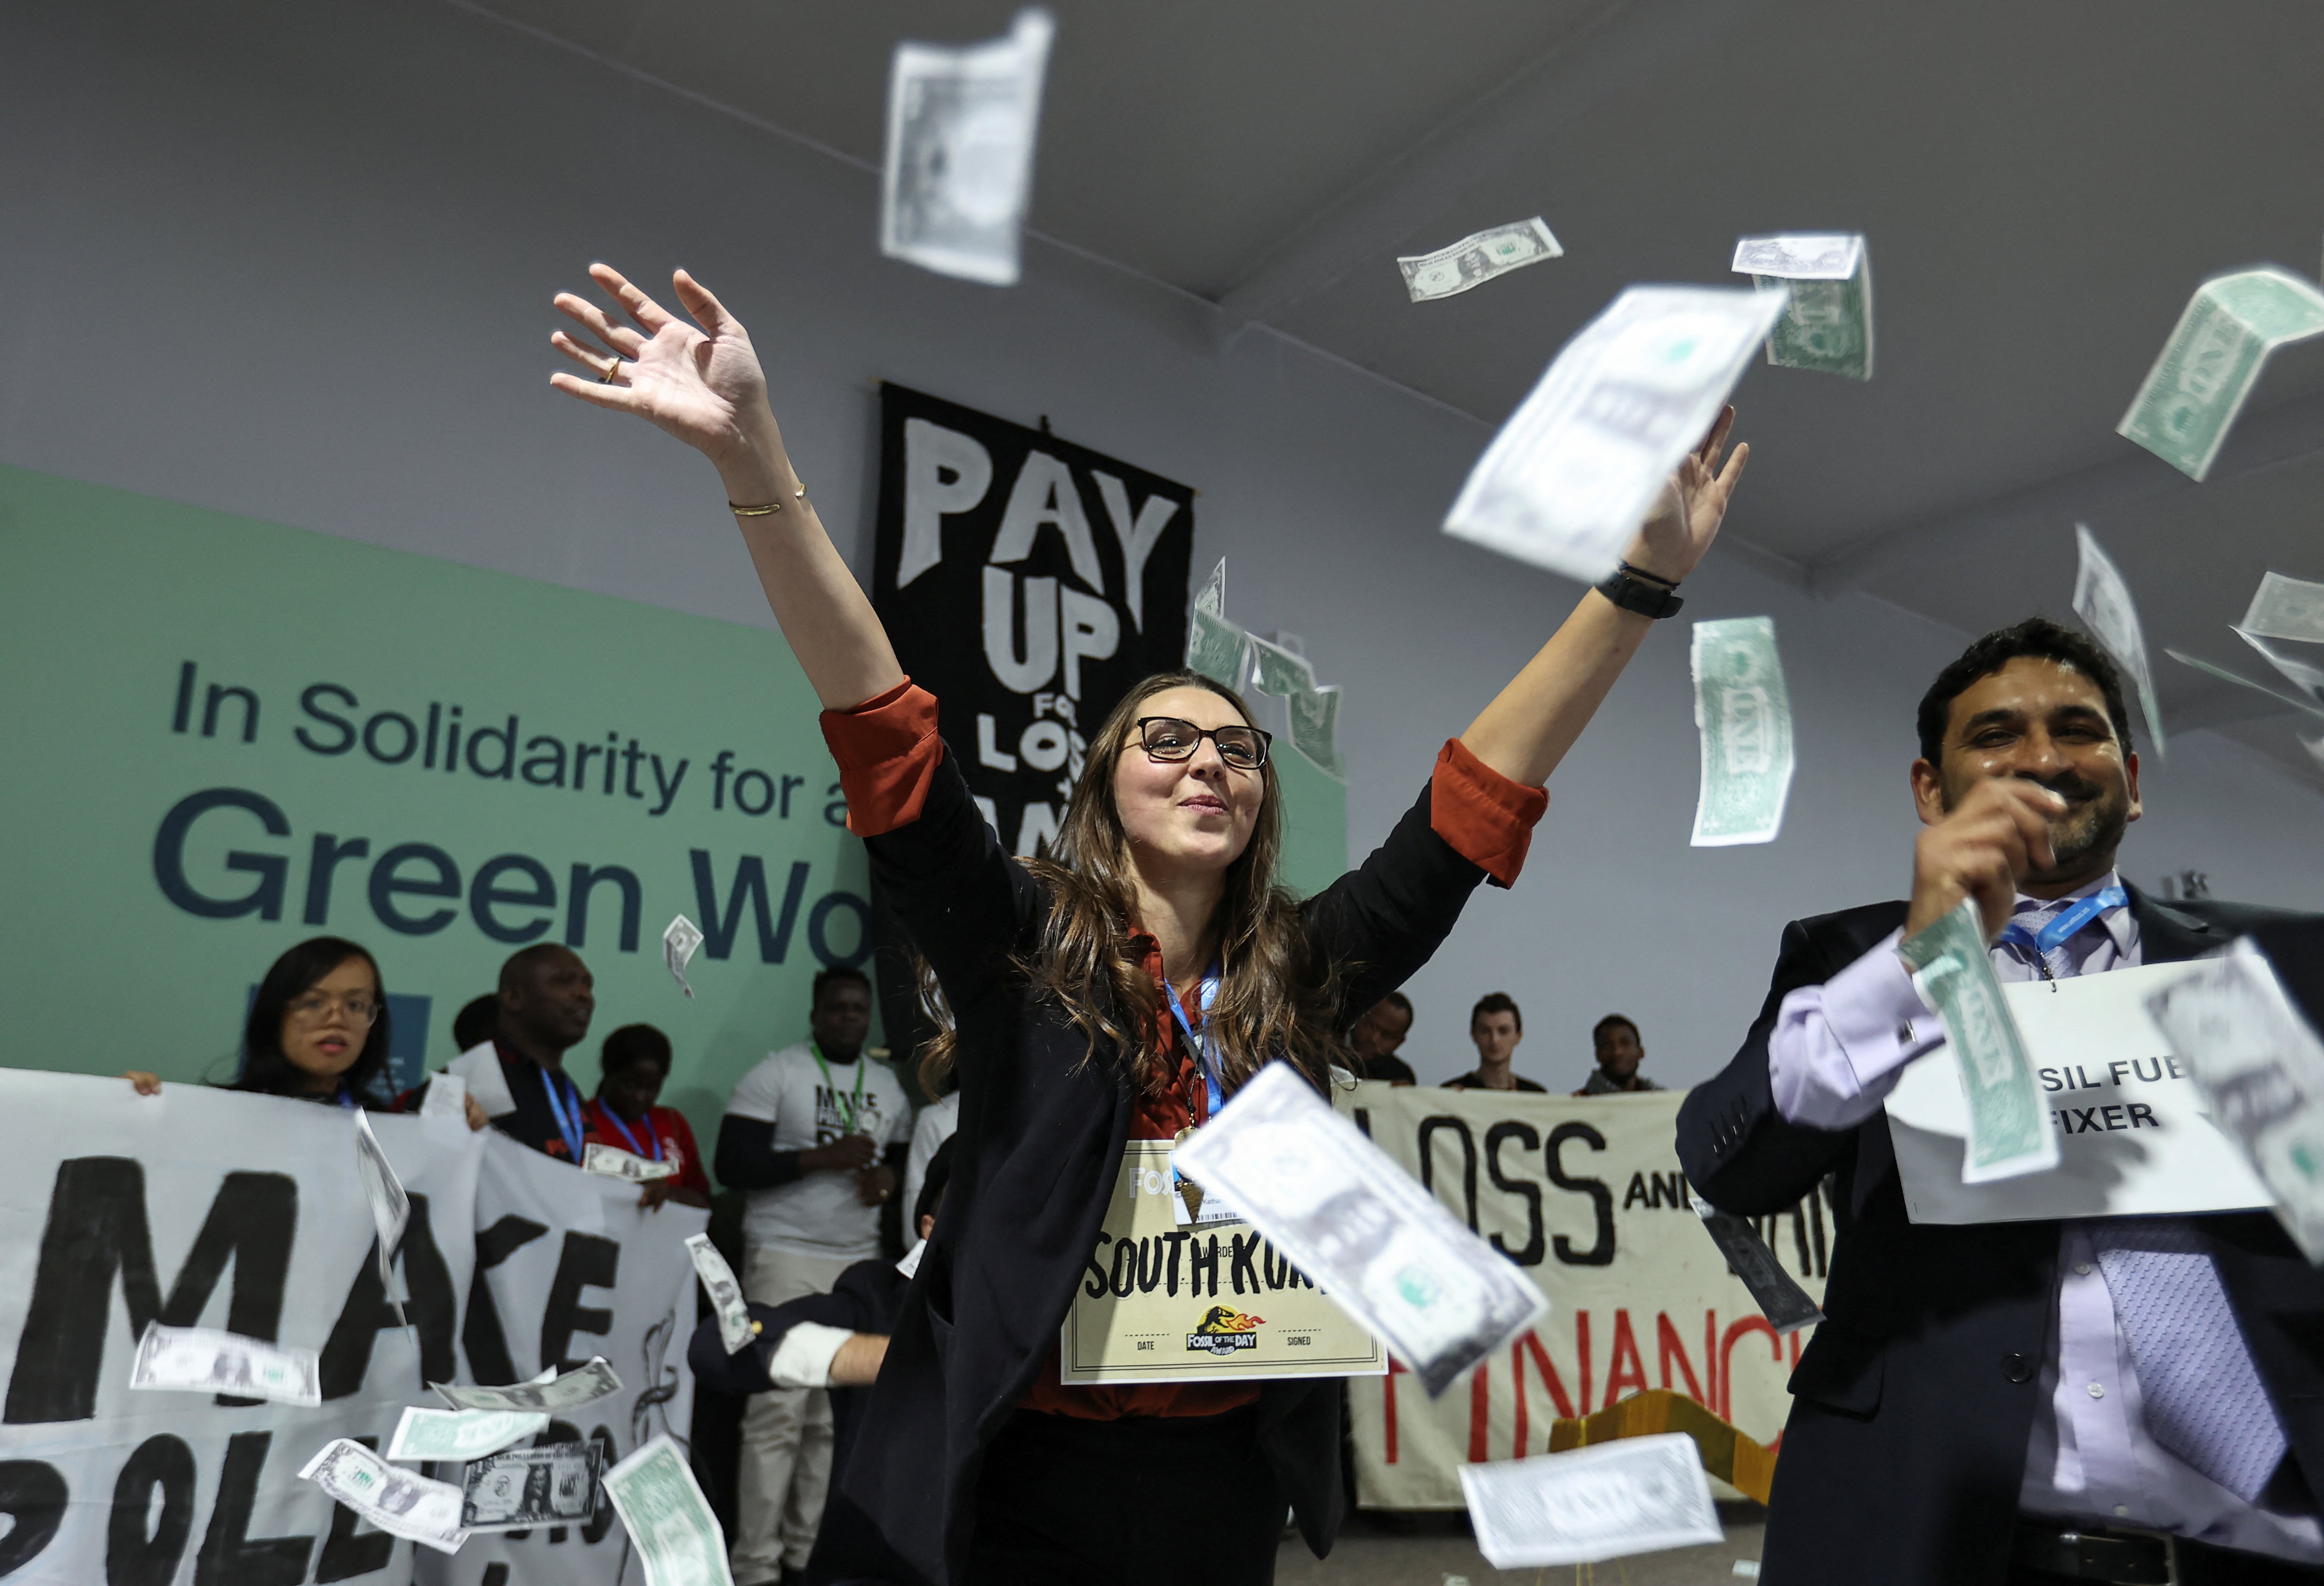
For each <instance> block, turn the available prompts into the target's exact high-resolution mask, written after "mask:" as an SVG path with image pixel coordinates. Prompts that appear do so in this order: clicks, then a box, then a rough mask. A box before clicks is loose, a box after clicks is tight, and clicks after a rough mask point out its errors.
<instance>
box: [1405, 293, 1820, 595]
mask: <svg viewBox="0 0 2324 1586" xmlns="http://www.w3.org/2000/svg"><path fill="white" fill-rule="evenodd" d="M1787 298H1788V293H1787V292H1785V291H1784V290H1781V289H1770V290H1766V291H1755V290H1751V289H1750V288H1748V287H1685V286H1634V287H1632V288H1630V289H1629V290H1627V291H1625V292H1624V293H1623V294H1622V295H1621V296H1620V297H1618V298H1617V299H1615V300H1614V301H1613V302H1612V303H1611V304H1610V305H1609V307H1608V308H1607V309H1606V311H1605V312H1604V313H1602V314H1600V315H1599V316H1598V318H1595V319H1593V320H1591V322H1590V323H1589V324H1588V325H1586V326H1584V327H1582V331H1581V333H1580V334H1579V335H1577V336H1576V337H1574V338H1573V339H1572V341H1570V342H1568V343H1566V344H1565V347H1564V349H1563V351H1562V352H1560V353H1559V354H1558V355H1557V357H1556V359H1555V361H1554V362H1553V363H1552V364H1550V366H1549V368H1548V370H1547V371H1546V372H1545V373H1544V374H1543V375H1542V377H1541V383H1539V384H1537V385H1535V387H1534V389H1533V391H1532V392H1531V393H1530V394H1529V395H1527V396H1526V400H1525V401H1524V402H1523V403H1522V404H1520V405H1519V406H1518V408H1517V411H1516V412H1514V413H1512V414H1511V415H1509V419H1508V422H1507V423H1506V424H1504V425H1502V426H1501V431H1500V433H1499V435H1497V436H1495V437H1494V438H1493V442H1492V444H1491V445H1490V446H1489V447H1486V448H1485V454H1484V456H1481V457H1480V458H1478V459H1477V466H1475V467H1474V468H1473V469H1471V471H1470V474H1469V479H1468V483H1467V484H1464V485H1462V488H1461V494H1460V497H1459V499H1458V500H1456V501H1454V502H1453V503H1452V512H1450V513H1449V514H1448V515H1447V516H1446V518H1445V520H1444V531H1445V532H1446V533H1447V534H1450V535H1452V536H1454V537H1455V538H1457V539H1467V540H1470V541H1472V542H1473V543H1475V544H1478V545H1481V546H1483V547H1485V548H1486V549H1489V550H1495V551H1499V552H1500V553H1501V554H1502V555H1503V556H1508V557H1514V558H1517V560H1519V561H1524V562H1531V563H1533V564H1534V565H1535V567H1546V568H1548V569H1549V570H1550V571H1551V572H1553V573H1559V574H1563V576H1566V577H1569V578H1573V579H1577V580H1580V581H1581V582H1582V583H1586V584H1594V583H1596V582H1597V581H1598V580H1599V579H1600V578H1603V577H1604V576H1606V575H1608V574H1609V573H1611V572H1612V571H1613V570H1614V565H1615V563H1616V562H1618V561H1619V560H1620V559H1621V555H1622V552H1623V550H1624V549H1626V548H1627V547H1628V544H1629V542H1630V537H1631V536H1632V535H1634V534H1636V533H1637V530H1638V526H1639V525H1640V524H1641V523H1643V522H1645V521H1646V514H1647V512H1648V511H1649V510H1651V509H1652V508H1653V506H1654V504H1655V499H1656V497H1658V496H1659V495H1660V494H1661V493H1662V492H1663V491H1664V490H1665V489H1667V488H1668V487H1669V482H1670V477H1671V472H1672V470H1673V469H1674V468H1676V467H1677V466H1678V464H1679V459H1680V458H1682V457H1683V456H1686V455H1687V453H1689V452H1691V451H1692V450H1693V449H1694V448H1695V447H1698V446H1700V445H1701V444H1702V438H1703V436H1704V434H1705V433H1706V432H1708V431H1709V429H1711V420H1713V419H1715V418H1717V417H1718V415H1719V410H1720V407H1721V406H1722V405H1724V404H1725V402H1726V401H1727V393H1728V392H1729V391H1730V390H1732V389H1733V388H1734V385H1735V382H1736V380H1737V378H1738V376H1740V375H1741V374H1742V373H1743V367H1744V365H1745V364H1748V363H1749V362H1750V360H1751V351H1752V349H1753V348H1754V347H1757V346H1758V345H1759V343H1760V341H1761V340H1762V339H1763V338H1765V337H1766V334H1767V331H1768V328H1769V327H1771V326H1773V325H1774V324H1775V319H1776V318H1777V317H1778V316H1779V315H1781V314H1782V313H1783V311H1784V302H1785V301H1786V300H1787Z"/></svg>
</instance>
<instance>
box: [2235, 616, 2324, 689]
mask: <svg viewBox="0 0 2324 1586" xmlns="http://www.w3.org/2000/svg"><path fill="white" fill-rule="evenodd" d="M2236 638H2238V639H2240V640H2242V641H2244V642H2245V643H2246V644H2248V645H2250V646H2251V647H2252V648H2253V649H2254V650H2258V651H2259V652H2260V654H2262V655H2264V656H2265V657H2266V658H2267V664H2268V665H2270V666H2272V667H2273V668H2274V669H2276V671H2277V673H2278V674H2279V675H2281V676H2282V678H2283V679H2284V681H2286V682H2287V683H2290V684H2291V685H2292V687H2295V688H2298V689H2299V690H2300V691H2301V693H2303V694H2305V695H2307V696H2308V697H2309V698H2310V699H2311V700H2314V701H2315V702H2316V703H2317V704H2319V705H2324V667H2317V666H2311V665H2310V664H2309V663H2308V662H2307V661H2304V660H2301V659H2300V658H2299V657H2297V656H2290V655H2286V654H2284V653H2283V651H2282V650H2278V649H2276V648H2275V646H2274V645H2273V644H2270V643H2269V642H2268V641H2266V640H2264V639H2262V638H2261V637H2260V636H2259V635H2258V634H2256V633H2255V632H2252V631H2251V630H2250V629H2248V628H2238V629H2236Z"/></svg>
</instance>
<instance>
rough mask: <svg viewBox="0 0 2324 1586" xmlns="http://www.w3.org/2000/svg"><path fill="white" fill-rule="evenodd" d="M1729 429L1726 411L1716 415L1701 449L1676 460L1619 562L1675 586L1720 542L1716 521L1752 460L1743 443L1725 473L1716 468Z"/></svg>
mask: <svg viewBox="0 0 2324 1586" xmlns="http://www.w3.org/2000/svg"><path fill="white" fill-rule="evenodd" d="M1734 428H1735V410H1734V409H1733V408H1731V407H1730V408H1728V409H1725V410H1722V411H1721V412H1720V415H1719V421H1718V422H1717V423H1715V424H1713V425H1712V426H1711V433H1710V434H1709V435H1706V436H1704V437H1703V438H1702V444H1701V446H1700V447H1696V448H1695V449H1694V450H1693V451H1692V452H1690V453H1688V454H1687V455H1686V456H1684V457H1682V458H1681V459H1679V465H1678V472H1677V473H1675V474H1673V475H1671V479H1670V484H1669V486H1668V488H1666V489H1665V490H1664V492H1663V494H1662V500H1661V501H1660V502H1659V503H1657V504H1656V505H1655V512H1654V516H1652V517H1651V518H1648V519H1647V520H1646V526H1645V527H1644V528H1642V529H1640V530H1638V537H1637V539H1634V540H1632V541H1631V542H1630V549H1629V550H1628V553H1627V554H1626V555H1625V557H1624V558H1623V559H1624V560H1626V561H1628V563H1629V564H1630V565H1631V566H1632V567H1637V568H1639V569H1640V570H1641V571H1644V572H1648V573H1654V574H1656V575H1658V576H1662V577H1665V578H1667V579H1669V580H1670V581H1671V582H1672V583H1674V584H1675V583H1677V582H1678V581H1679V580H1680V579H1682V578H1683V577H1685V576H1687V575H1688V574H1689V573H1692V571H1694V566H1695V564H1696V563H1697V562H1699V561H1701V560H1702V558H1703V553H1704V552H1706V551H1708V550H1709V549H1711V541H1712V540H1713V539H1717V538H1718V537H1719V525H1720V520H1722V519H1724V518H1725V517H1726V516H1727V503H1728V502H1729V499H1730V498H1731V497H1733V495H1734V493H1735V485H1736V482H1737V481H1738V480H1739V479H1741V478H1742V477H1743V468H1744V465H1745V464H1747V463H1748V462H1749V461H1750V460H1751V447H1750V446H1749V445H1748V443H1746V444H1745V445H1742V446H1738V447H1736V448H1735V451H1734V455H1733V456H1729V458H1728V459H1727V462H1726V466H1724V467H1721V466H1720V456H1719V455H1720V451H1721V450H1722V449H1724V448H1725V447H1726V445H1727V432H1728V431H1729V430H1730V429H1734Z"/></svg>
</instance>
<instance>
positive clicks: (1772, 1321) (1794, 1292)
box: [1687, 1185, 1823, 1334]
mask: <svg viewBox="0 0 2324 1586" xmlns="http://www.w3.org/2000/svg"><path fill="white" fill-rule="evenodd" d="M1687 1188H1688V1191H1689V1194H1688V1196H1687V1198H1688V1199H1689V1200H1691V1201H1692V1202H1693V1203H1694V1211H1695V1215H1697V1216H1698V1217H1701V1219H1702V1227H1703V1231H1704V1232H1706V1233H1708V1234H1710V1235H1711V1243H1713V1244H1715V1245H1717V1246H1718V1247H1719V1253H1720V1255H1722V1256H1724V1257H1726V1258H1727V1265H1728V1268H1729V1269H1730V1270H1731V1271H1733V1272H1734V1274H1735V1276H1736V1277H1739V1278H1741V1279H1742V1280H1743V1286H1744V1287H1745V1288H1748V1289H1749V1290H1750V1291H1751V1302H1752V1304H1754V1305H1757V1306H1758V1307H1759V1314H1761V1315H1763V1316H1765V1317H1766V1318H1767V1322H1768V1324H1769V1325H1770V1326H1772V1327H1774V1328H1775V1331H1776V1332H1777V1333H1779V1334H1789V1333H1794V1332H1798V1331H1799V1330H1800V1329H1801V1328H1803V1327H1811V1326H1813V1325H1814V1324H1815V1323H1819V1322H1821V1321H1822V1320H1823V1312H1822V1311H1821V1310H1820V1309H1818V1308H1817V1306H1816V1303H1815V1302H1814V1301H1813V1300H1812V1299H1810V1298H1808V1291H1807V1290H1805V1289H1803V1288H1802V1287H1801V1286H1799V1284H1798V1283H1797V1282H1795V1281H1794V1279H1793V1277H1792V1275H1791V1274H1790V1273H1788V1272H1786V1271H1784V1264H1783V1263H1782V1262H1781V1261H1778V1260H1777V1259H1775V1251H1773V1250H1771V1249H1768V1248H1767V1241H1766V1240H1764V1239H1761V1238H1760V1237H1759V1231H1758V1230H1757V1229H1756V1228H1754V1227H1752V1226H1751V1224H1750V1223H1749V1222H1748V1221H1747V1220H1745V1219H1743V1218H1741V1217H1738V1216H1736V1215H1735V1214H1734V1213H1731V1212H1721V1211H1720V1210H1718V1209H1717V1208H1716V1207H1714V1206H1712V1205H1711V1203H1710V1202H1709V1201H1706V1200H1704V1199H1703V1198H1702V1192H1701V1190H1698V1189H1695V1188H1694V1186H1693V1185H1688V1186H1687Z"/></svg>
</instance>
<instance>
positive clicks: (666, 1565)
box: [604, 1433, 734, 1586]
mask: <svg viewBox="0 0 2324 1586" xmlns="http://www.w3.org/2000/svg"><path fill="white" fill-rule="evenodd" d="M604 1481H605V1496H606V1497H608V1498H612V1499H613V1508H614V1509H615V1510H616V1511H618V1512H619V1513H620V1515H621V1517H622V1525H623V1526H627V1527H629V1532H630V1540H631V1542H632V1543H633V1544H635V1545H636V1546H637V1550H638V1558H639V1560H640V1562H641V1563H643V1564H644V1565H645V1572H646V1586H734V1578H733V1576H732V1575H730V1574H729V1573H728V1572H727V1570H726V1535H725V1533H724V1532H723V1531H721V1530H720V1529H719V1528H718V1517H717V1516H715V1515H714V1514H712V1513H711V1512H710V1503H709V1500H708V1499H707V1498H704V1497H703V1496H702V1489H701V1488H700V1487H698V1486H696V1484H695V1480H694V1472H693V1471H691V1470H688V1469H687V1462H686V1456H685V1455H684V1454H682V1453H680V1452H678V1444H677V1443H673V1442H671V1441H670V1438H669V1434H667V1433H665V1434H662V1435H661V1436H659V1437H657V1438H655V1439H654V1440H653V1441H652V1442H651V1443H647V1444H646V1445H645V1446H644V1447H643V1448H641V1449H640V1450H638V1451H637V1452H635V1453H633V1454H632V1455H631V1456H630V1457H629V1458H628V1459H625V1460H623V1461H622V1462H621V1463H620V1464H618V1465H615V1466H614V1467H613V1469H612V1470H610V1471H606V1472H605V1477H604Z"/></svg>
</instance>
